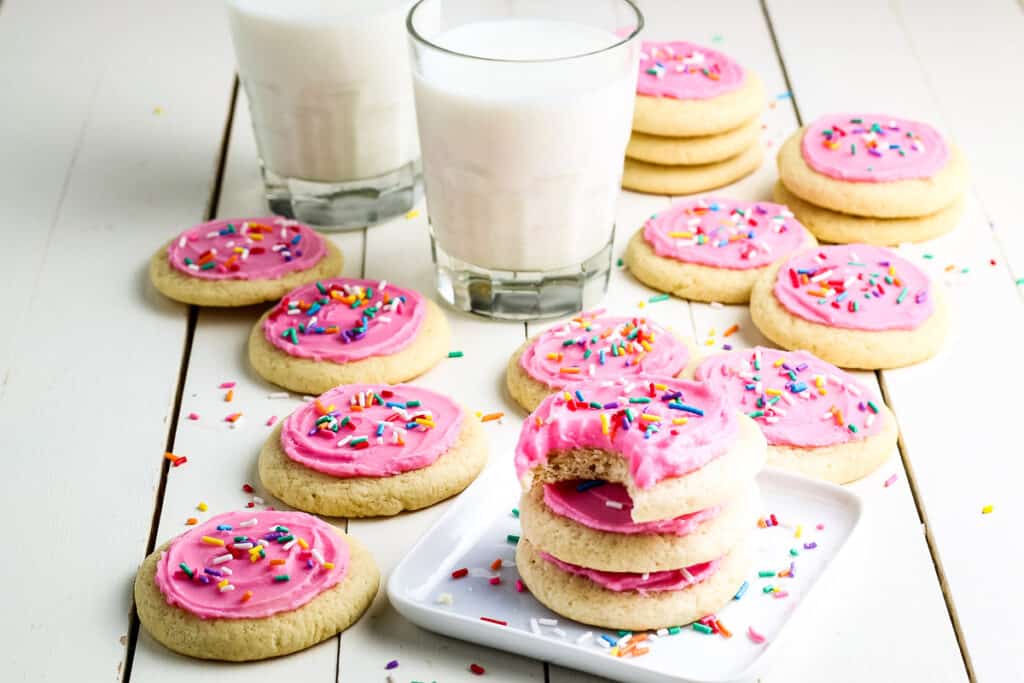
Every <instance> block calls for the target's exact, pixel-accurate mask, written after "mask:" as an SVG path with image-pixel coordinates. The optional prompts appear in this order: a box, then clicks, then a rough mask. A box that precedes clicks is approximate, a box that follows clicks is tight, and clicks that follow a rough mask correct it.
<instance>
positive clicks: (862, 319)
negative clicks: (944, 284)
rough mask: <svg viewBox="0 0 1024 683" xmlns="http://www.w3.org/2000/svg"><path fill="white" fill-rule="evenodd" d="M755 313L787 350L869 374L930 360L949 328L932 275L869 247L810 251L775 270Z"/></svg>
mask: <svg viewBox="0 0 1024 683" xmlns="http://www.w3.org/2000/svg"><path fill="white" fill-rule="evenodd" d="M750 315H751V318H752V319H753V321H754V324H756V325H757V327H758V328H759V329H760V330H761V332H762V333H764V335H765V336H766V337H768V338H769V339H771V340H772V341H774V342H776V343H777V344H779V345H780V346H782V347H783V348H787V349H807V350H809V351H810V352H812V353H814V354H815V355H816V356H818V357H820V358H822V359H824V360H826V361H828V362H830V363H834V364H836V365H839V366H841V367H846V368H860V369H869V370H871V369H878V368H892V367H901V366H904V365H910V364H912V363H917V362H920V361H922V360H925V359H926V358H930V357H931V356H933V355H934V354H935V353H936V352H937V351H938V350H939V348H940V347H941V346H942V343H943V341H944V339H945V336H946V331H947V327H948V321H947V313H946V307H945V305H944V304H943V302H942V300H941V299H940V297H939V292H938V291H937V290H936V288H935V287H934V286H932V284H931V282H930V280H929V279H928V276H927V275H926V274H925V273H924V272H923V271H921V270H920V269H919V268H917V266H915V265H913V264H912V263H910V262H909V261H907V260H906V259H904V258H902V257H900V256H899V255H897V254H896V253H895V252H892V251H889V250H888V249H884V248H881V247H874V246H869V245H866V244H850V245H837V246H828V247H819V248H815V249H807V250H804V251H801V252H799V253H798V254H795V255H793V256H792V257H790V258H789V259H787V260H785V261H781V262H779V263H777V264H775V265H774V266H773V267H772V268H771V269H769V270H768V271H766V272H765V273H764V274H762V275H761V276H760V278H759V279H758V280H757V282H756V283H755V285H754V289H753V293H752V295H751V298H750Z"/></svg>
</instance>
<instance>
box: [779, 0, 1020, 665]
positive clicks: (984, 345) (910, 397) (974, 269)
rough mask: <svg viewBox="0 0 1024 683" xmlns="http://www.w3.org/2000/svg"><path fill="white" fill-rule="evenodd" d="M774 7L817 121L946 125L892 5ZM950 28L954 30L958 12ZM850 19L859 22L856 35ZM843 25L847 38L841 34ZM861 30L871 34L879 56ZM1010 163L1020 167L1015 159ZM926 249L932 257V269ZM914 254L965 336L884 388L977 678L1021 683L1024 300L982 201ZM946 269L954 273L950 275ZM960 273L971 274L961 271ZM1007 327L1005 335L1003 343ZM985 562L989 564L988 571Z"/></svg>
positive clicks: (972, 201) (889, 375)
mask: <svg viewBox="0 0 1024 683" xmlns="http://www.w3.org/2000/svg"><path fill="white" fill-rule="evenodd" d="M770 7H771V12H772V17H773V19H774V20H775V25H776V29H777V31H778V34H779V39H780V43H781V46H782V51H783V54H784V56H785V59H786V64H787V67H788V68H789V73H790V76H791V78H792V80H793V83H794V87H795V88H796V89H797V101H798V102H799V105H800V108H801V112H802V113H803V115H804V116H805V117H806V118H808V119H810V118H812V117H815V116H818V115H820V114H822V113H825V112H827V111H830V110H840V109H844V108H847V107H851V108H859V107H865V106H867V107H870V108H873V109H880V110H892V111H894V112H899V113H905V114H907V115H909V116H913V117H920V118H923V119H925V120H930V121H933V122H935V123H937V124H938V125H939V126H940V127H947V126H948V125H949V117H948V115H947V110H946V108H945V106H943V103H942V102H940V101H939V100H938V99H937V97H936V94H935V92H934V91H933V90H932V89H931V87H930V86H929V76H928V75H926V74H924V73H922V72H921V65H920V62H919V61H918V59H917V58H916V56H915V55H914V53H913V49H912V47H911V45H910V43H909V42H908V40H907V35H906V33H905V31H904V29H903V27H902V25H901V23H900V20H899V17H898V16H897V15H896V14H895V13H894V12H893V10H892V8H891V7H890V6H889V5H888V4H886V3H883V2H865V3H860V4H859V5H858V8H857V9H858V11H857V12H856V13H855V15H853V16H851V13H849V12H847V11H844V10H841V9H839V8H832V7H822V6H820V5H817V4H816V5H814V6H813V7H811V6H810V5H809V4H797V3H792V2H773V3H771V5H770ZM928 11H930V12H936V13H939V15H940V16H941V12H942V7H939V6H936V5H934V4H932V5H929V8H928ZM946 20H947V21H952V19H951V18H949V17H948V16H947V19H946ZM850 21H854V22H855V25H854V26H849V24H848V23H847V22H850ZM987 21H988V20H987V19H986V24H985V25H986V26H987V25H988V24H987ZM841 25H842V26H844V29H843V30H836V29H835V27H837V26H841ZM860 29H864V30H869V31H870V35H871V39H870V48H866V47H865V43H864V41H863V40H862V37H863V35H864V32H863V31H861V30H860ZM986 42H987V39H986ZM977 49H983V48H981V47H979V48H977ZM852 65H856V68H854V66H852ZM837 75H838V76H837ZM981 112H982V110H981V109H979V115H983V114H981ZM984 115H986V116H987V114H984ZM976 125H977V126H982V127H984V126H985V123H984V122H983V121H979V122H978V123H977V124H976ZM997 135H998V127H994V128H993V131H992V137H990V138H988V139H987V140H986V139H984V138H982V137H980V133H978V132H977V131H974V132H973V133H972V135H971V143H970V144H971V146H975V145H978V146H981V145H993V146H995V145H997V144H998V142H999V140H998V139H997V138H996V137H995V136H997ZM964 144H965V145H966V143H964ZM1003 149H1004V153H1009V151H1010V148H1003ZM1000 163H1003V164H1005V168H1015V166H1013V164H1014V161H1013V159H1012V157H1011V158H1005V159H1003V160H1002V161H1001V162H1000ZM974 183H975V185H976V186H981V185H984V184H985V183H986V180H985V176H981V177H978V176H976V177H975V178H974ZM924 252H929V253H933V254H934V255H935V258H934V259H933V260H931V261H927V260H924V259H922V258H921V257H920V254H922V253H924ZM908 253H909V254H911V255H915V254H916V255H917V256H912V258H915V260H917V261H918V262H920V263H922V264H923V265H925V266H926V267H928V268H929V269H930V270H931V271H932V273H933V275H934V276H935V277H936V279H937V280H938V281H939V282H943V281H947V282H950V283H951V284H952V285H953V286H951V287H948V288H947V294H948V295H949V297H948V298H949V299H950V304H951V306H952V308H953V313H954V331H953V334H952V335H951V337H950V339H949V341H948V343H947V346H946V348H945V349H944V350H943V352H942V353H940V354H939V355H938V356H937V357H936V358H934V359H932V360H930V361H928V362H926V363H923V364H921V365H919V366H916V367H912V368H905V369H901V370H893V371H885V372H883V373H881V374H882V378H883V381H884V384H885V386H886V387H887V389H888V392H889V396H890V403H891V405H892V407H893V408H894V410H895V412H896V414H897V415H898V416H899V419H900V423H901V427H902V437H903V443H904V445H905V449H906V455H907V457H908V458H909V462H910V464H911V466H912V469H913V475H914V479H915V482H916V485H917V490H918V495H919V498H920V502H921V504H922V505H923V509H924V514H925V515H926V518H927V522H928V527H929V530H930V533H931V535H932V537H933V539H934V543H935V546H936V548H937V550H938V556H939V560H940V561H941V563H942V567H943V569H944V571H945V577H946V581H947V584H948V588H949V591H950V592H951V595H952V600H953V604H954V607H955V609H956V612H957V614H958V616H959V622H960V626H961V630H962V634H963V638H964V640H965V642H966V646H967V651H968V656H969V659H970V661H971V663H972V664H973V669H974V673H975V674H976V676H977V678H978V679H979V680H1011V679H1016V678H1020V677H1021V676H1022V675H1024V668H1022V667H1024V664H1022V663H1021V661H1020V658H1019V656H1018V654H1017V648H1016V644H1015V642H1014V640H1013V636H1012V633H1013V632H1014V631H1015V629H1016V625H1015V621H1014V619H1015V616H1014V615H1015V614H1016V613H1018V612H1019V611H1020V610H1021V608H1022V607H1024V596H1022V595H1021V594H1020V593H1019V591H1013V590H1002V589H1001V588H1002V587H1004V586H1013V585H1015V582H1016V581H1017V578H1018V577H1019V575H1020V572H1021V571H1022V569H1024V554H1022V552H1021V550H1020V548H1019V547H1018V546H1017V545H1015V544H1007V543H1005V540H1006V539H1008V538H1013V537H1014V534H1015V531H1016V526H1017V524H1016V519H1017V516H1018V515H1019V514H1020V513H1021V510H1022V507H1024V506H1022V504H1021V502H1020V498H1019V495H1018V492H1017V481H1018V480H1019V477H1020V475H1021V474H1024V466H1022V465H1021V462H1020V460H1019V458H1014V457H1012V456H1011V457H1007V454H1006V453H1005V450H1006V448H1007V447H1008V445H1009V444H1013V443H1015V441H1016V432H1015V431H1013V427H1012V426H1011V425H1015V424H1016V421H1017V416H1016V410H1015V403H1014V394H1012V393H1011V391H1012V389H1011V387H1016V386H1019V384H1020V382H1021V381H1022V380H1024V370H1022V369H1021V366H1020V364H1019V363H1015V362H1013V360H1012V359H1013V358H1014V357H1015V356H1016V355H1017V353H1018V349H1017V346H1018V344H1017V334H1019V332H1020V331H1021V330H1022V325H1021V306H1020V301H1019V299H1018V297H1017V295H1016V292H1015V291H1014V288H1013V286H1012V284H1011V282H1010V279H1009V277H1008V275H1007V272H1006V270H1005V264H1002V263H1000V264H999V265H997V266H995V267H993V266H991V265H989V262H988V261H989V259H990V258H992V257H993V256H997V254H998V251H997V245H996V244H995V243H994V242H993V239H992V233H991V231H990V229H989V227H988V225H987V221H986V219H985V216H984V214H983V212H982V210H981V208H980V206H979V204H978V202H977V199H976V197H975V196H974V195H973V194H972V195H971V196H969V198H968V207H967V211H966V214H965V216H964V220H963V222H962V224H961V226H960V227H959V228H958V230H957V231H956V232H955V233H953V234H951V235H949V236H947V237H944V238H942V239H940V240H936V241H934V242H933V243H931V244H928V245H922V246H919V247H915V248H913V249H909V250H908ZM947 265H955V266H956V268H957V270H956V271H954V272H953V273H951V274H945V272H944V269H945V267H946V266H947ZM962 267H968V268H970V270H969V272H968V273H966V274H962V273H960V272H959V269H960V268H962ZM996 330H1001V331H1002V333H995V334H994V332H996ZM1015 333H1017V334H1015ZM995 377H998V380H997V381H993V379H992V378H995ZM975 387H983V390H984V391H985V396H984V399H983V400H979V399H978V398H977V397H976V392H977V389H976V388H975ZM968 392H969V393H968ZM1011 448H1012V446H1011ZM968 458H969V459H968ZM988 503H992V504H995V505H996V506H997V514H993V515H986V516H982V515H981V508H982V506H983V505H985V504H988ZM982 549H983V550H982ZM979 553H983V556H984V561H979V559H978V558H979Z"/></svg>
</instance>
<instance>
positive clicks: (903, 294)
mask: <svg viewBox="0 0 1024 683" xmlns="http://www.w3.org/2000/svg"><path fill="white" fill-rule="evenodd" d="M906 298H907V288H906V287H904V288H903V290H902V291H901V292H900V295H899V296H898V297H896V303H898V304H901V303H903V300H904V299H906Z"/></svg>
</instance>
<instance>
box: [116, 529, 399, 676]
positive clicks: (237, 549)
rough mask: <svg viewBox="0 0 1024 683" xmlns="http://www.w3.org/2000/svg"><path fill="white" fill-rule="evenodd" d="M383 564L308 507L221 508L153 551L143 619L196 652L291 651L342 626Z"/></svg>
mask: <svg viewBox="0 0 1024 683" xmlns="http://www.w3.org/2000/svg"><path fill="white" fill-rule="evenodd" d="M379 583H380V572H379V571H378V570H377V566H376V564H375V563H374V561H373V558H372V557H371V556H370V554H369V553H368V552H367V551H366V549H365V548H363V546H362V545H361V544H360V543H359V542H358V541H356V540H355V539H353V538H352V537H350V536H347V535H345V534H343V533H342V532H340V531H338V530H337V529H335V528H334V527H332V526H330V525H329V524H326V523H325V522H322V521H320V520H319V519H317V518H316V517H313V516H311V515H307V514H305V513H302V512H283V511H254V510H243V511H240V512H228V513H224V514H220V515H217V516H215V517H212V518H210V519H209V520H207V521H205V522H203V523H202V524H200V525H199V526H195V527H192V528H191V529H189V530H188V531H186V532H185V533H183V534H182V535H180V536H178V537H177V538H175V539H173V540H171V541H169V542H168V543H165V544H164V545H162V546H161V547H160V548H158V549H157V550H156V551H154V552H153V553H152V554H150V555H149V557H147V558H146V559H145V561H144V562H143V563H142V566H141V567H140V568H139V573H138V576H137V577H136V579H135V606H136V608H137V610H138V613H139V621H140V622H142V625H143V626H144V627H145V628H146V630H147V631H148V632H149V633H150V634H151V635H152V636H153V637H154V638H155V639H156V640H157V641H159V642H160V643H162V644H163V645H165V646H166V647H168V648H170V649H171V650H174V651H175V652H179V653H181V654H184V655H189V656H191V657H198V658H201V659H221V660H228V661H247V660H253V659H267V658H270V657H277V656H280V655H286V654H289V653H292V652H297V651H298V650H303V649H305V648H308V647H311V646H312V645H315V644H316V643H318V642H320V641H321V640H325V639H326V638H330V637H331V636H333V635H335V634H337V633H340V632H341V631H344V630H345V629H346V628H348V627H349V626H350V625H352V623H353V622H355V621H356V620H357V619H358V618H359V617H360V616H361V615H362V614H363V612H364V611H366V608H367V607H369V606H370V603H371V602H372V601H373V598H374V596H375V595H376V594H377V588H378V585H379Z"/></svg>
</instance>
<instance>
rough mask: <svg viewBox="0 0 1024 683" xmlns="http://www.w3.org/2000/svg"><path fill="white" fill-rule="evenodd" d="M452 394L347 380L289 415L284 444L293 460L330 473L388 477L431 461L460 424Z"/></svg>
mask: <svg viewBox="0 0 1024 683" xmlns="http://www.w3.org/2000/svg"><path fill="white" fill-rule="evenodd" d="M462 421H463V411H462V409H461V408H460V407H459V406H458V404H456V403H455V401H452V400H451V399H450V398H448V397H446V396H442V395H441V394H438V393H436V392H433V391H430V390H429V389H423V388H421V387H414V386H410V385H408V384H398V385H394V386H390V385H369V384H349V385H345V386H341V387H337V388H336V389H331V390H330V391H328V392H327V393H325V394H323V395H322V396H320V397H319V398H318V399H316V400H315V401H313V402H312V403H307V404H306V405H304V406H303V407H301V408H299V409H298V410H296V411H295V412H294V413H292V414H291V415H289V416H288V417H287V418H286V419H285V421H284V424H283V425H282V426H281V447H282V449H283V450H284V452H285V454H286V455H287V456H288V457H289V458H290V459H292V460H294V461H295V462H297V463H299V464H300V465H303V466H305V467H308V468H310V469H313V470H316V471H318V472H323V473H324V474H329V475H331V476H332V477H341V478H350V477H389V476H392V475H395V474H401V473H402V472H409V471H411V470H418V469H422V468H424V467H427V466H428V465H432V464H433V463H434V462H435V461H436V460H437V459H438V458H440V457H441V456H442V455H444V454H445V453H447V452H448V450H449V449H450V448H451V447H452V445H453V444H454V443H455V440H456V439H457V438H458V436H459V431H460V429H461V428H462Z"/></svg>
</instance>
